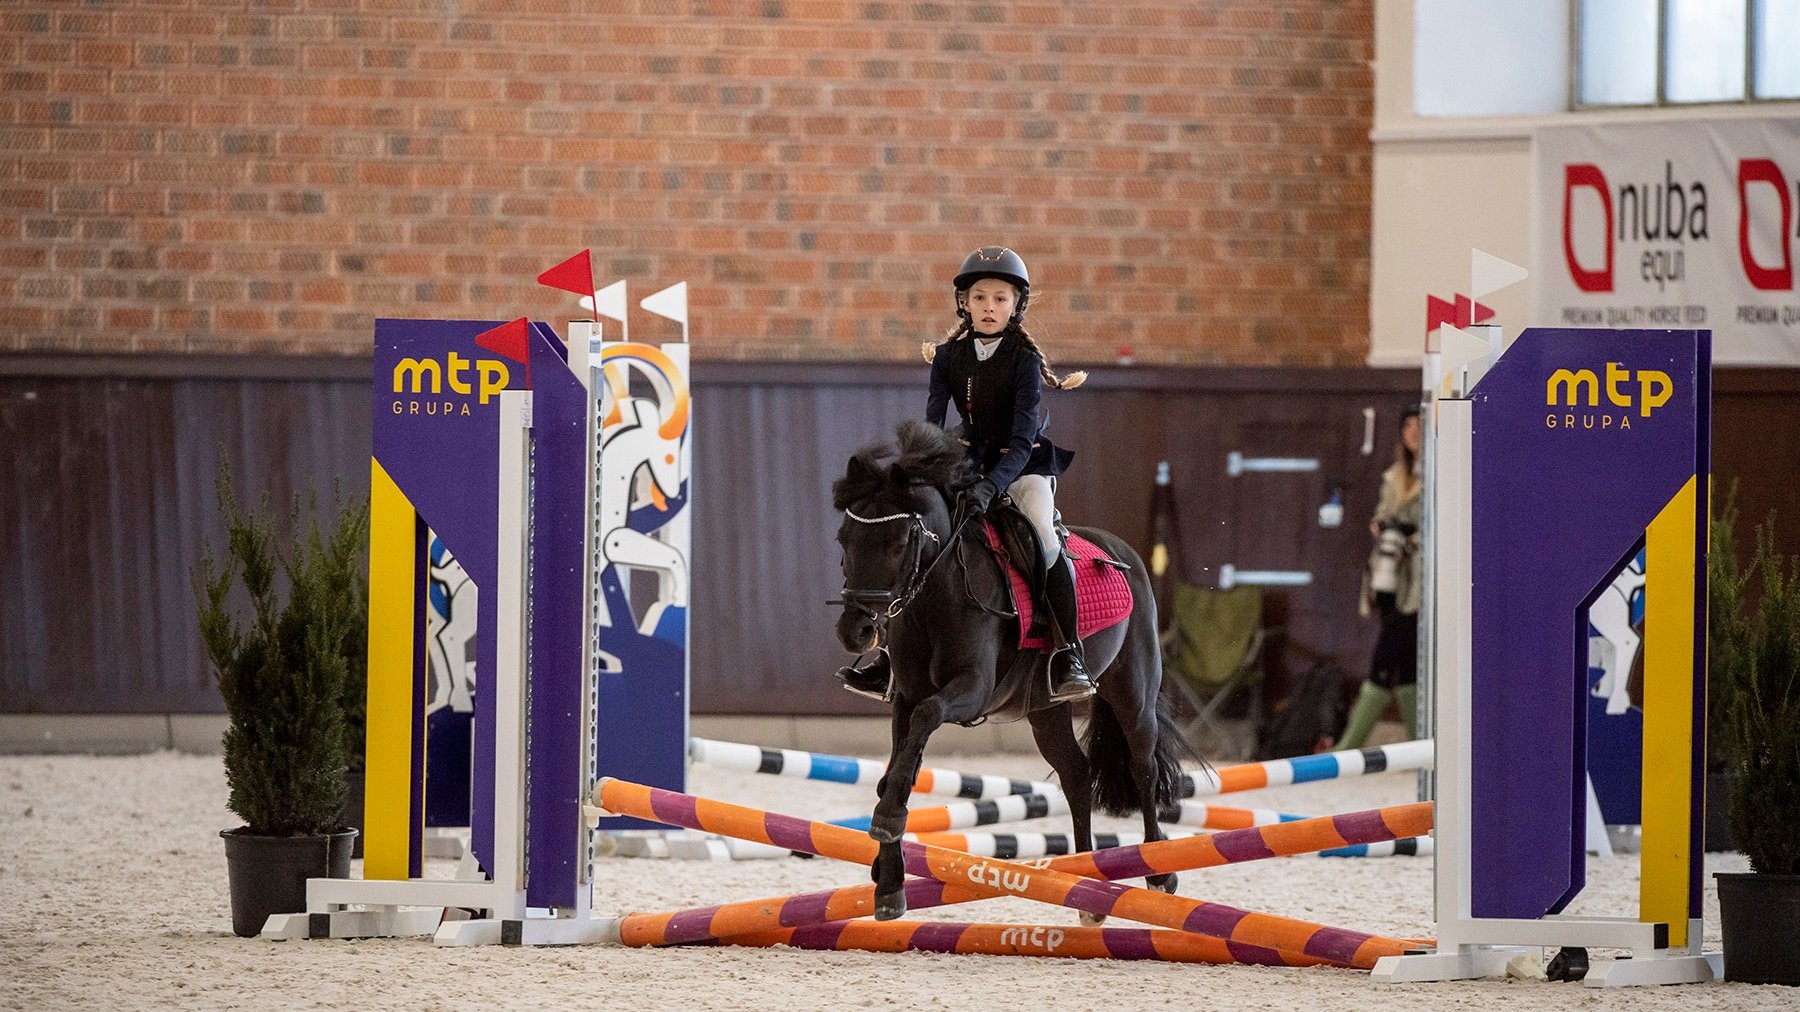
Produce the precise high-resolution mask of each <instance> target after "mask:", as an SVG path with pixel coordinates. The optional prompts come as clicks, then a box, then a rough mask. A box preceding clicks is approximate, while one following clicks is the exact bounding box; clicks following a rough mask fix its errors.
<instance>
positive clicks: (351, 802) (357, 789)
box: [340, 769, 368, 857]
mask: <svg viewBox="0 0 1800 1012" xmlns="http://www.w3.org/2000/svg"><path fill="white" fill-rule="evenodd" d="M345 776H346V777H347V778H348V780H347V782H348V784H349V787H350V791H349V793H348V794H346V795H344V817H343V819H341V820H340V821H341V822H342V823H343V824H344V827H345V828H347V829H354V830H356V842H355V843H353V844H351V845H350V856H351V857H361V856H363V851H362V848H363V834H362V831H363V803H364V802H363V798H364V797H365V796H366V795H365V793H364V792H365V785H366V784H367V783H368V781H367V780H365V779H364V778H363V771H362V770H359V769H352V770H349V771H348V772H347V773H346V774H345Z"/></svg>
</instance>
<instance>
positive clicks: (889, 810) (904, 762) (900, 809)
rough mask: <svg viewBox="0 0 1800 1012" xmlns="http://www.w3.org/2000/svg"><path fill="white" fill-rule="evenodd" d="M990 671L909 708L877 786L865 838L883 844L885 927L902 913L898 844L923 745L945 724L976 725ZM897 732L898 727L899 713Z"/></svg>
mask: <svg viewBox="0 0 1800 1012" xmlns="http://www.w3.org/2000/svg"><path fill="white" fill-rule="evenodd" d="M992 671H993V665H992V663H991V662H990V663H989V665H988V673H987V674H986V677H985V678H984V677H983V674H982V672H981V671H980V670H979V669H972V670H969V671H965V672H964V673H963V674H961V675H958V676H956V677H955V678H953V679H951V680H950V681H949V683H947V684H946V685H945V686H944V687H943V688H941V689H939V690H938V692H937V694H936V695H933V696H929V697H927V698H926V699H924V700H922V701H921V702H919V703H918V704H917V705H916V706H915V707H914V708H913V713H912V720H911V721H909V722H908V725H907V728H906V736H905V738H904V739H903V740H902V741H901V742H900V744H899V745H898V746H897V747H896V748H895V749H894V755H893V760H892V761H891V762H890V763H889V764H888V770H887V774H886V776H885V777H884V778H883V780H884V782H883V783H882V785H881V787H882V791H881V798H880V800H879V801H878V802H877V803H876V805H875V815H874V817H873V818H872V819H871V820H870V823H869V835H870V836H872V837H874V838H875V839H876V840H877V841H879V842H880V843H881V848H880V853H878V854H877V855H876V858H875V868H874V872H875V919H876V920H879V921H889V920H893V919H894V918H896V917H899V916H900V915H901V914H904V913H906V883H905V881H904V870H905V864H904V860H903V859H902V857H901V854H900V838H901V837H902V836H904V835H905V833H906V814H907V800H908V798H909V797H910V796H911V794H912V789H913V783H914V781H916V780H917V779H918V776H919V764H920V762H921V760H922V759H923V758H924V755H925V743H926V741H927V740H929V739H930V738H931V734H932V732H934V731H936V730H937V729H938V728H939V727H941V726H943V724H944V723H945V722H946V721H961V720H974V719H975V718H976V717H979V716H980V715H981V705H982V704H983V703H984V702H986V701H987V698H988V696H989V695H990V694H991V693H992V691H993V677H994V676H993V674H992ZM895 727H896V728H898V727H899V720H898V714H897V712H896V720H895Z"/></svg>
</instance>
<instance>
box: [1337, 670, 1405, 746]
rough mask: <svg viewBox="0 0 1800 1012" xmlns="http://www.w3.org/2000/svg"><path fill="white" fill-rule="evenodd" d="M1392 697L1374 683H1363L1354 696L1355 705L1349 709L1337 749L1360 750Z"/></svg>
mask: <svg viewBox="0 0 1800 1012" xmlns="http://www.w3.org/2000/svg"><path fill="white" fill-rule="evenodd" d="M1392 696H1393V693H1391V692H1389V691H1388V690H1386V689H1384V688H1382V687H1381V686H1379V685H1376V684H1375V683H1374V682H1364V683H1363V684H1362V691H1361V692H1359V693H1357V695H1356V704H1355V705H1354V706H1352V707H1350V721H1349V723H1348V724H1347V725H1345V727H1344V734H1343V737H1341V738H1339V739H1338V743H1337V747H1338V748H1339V749H1340V750H1342V749H1352V748H1362V747H1363V745H1364V744H1365V743H1366V742H1367V741H1368V740H1369V732H1370V731H1372V730H1374V729H1375V722H1376V721H1378V720H1380V719H1381V714H1382V713H1383V712H1384V711H1386V710H1387V705H1388V699H1390V698H1391V697H1392Z"/></svg>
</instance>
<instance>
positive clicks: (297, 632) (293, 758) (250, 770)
mask: <svg viewBox="0 0 1800 1012" xmlns="http://www.w3.org/2000/svg"><path fill="white" fill-rule="evenodd" d="M216 489H217V494H218V500H219V510H220V514H221V516H222V517H223V519H224V521H225V525H226V543H227V547H228V549H229V550H228V553H227V557H226V560H225V562H224V564H223V565H220V563H219V562H218V560H216V559H215V558H214V557H213V555H212V552H211V550H210V549H209V550H208V551H207V553H206V555H205V556H204V557H202V559H201V560H200V564H199V566H198V567H197V568H196V570H195V573H194V583H195V594H196V597H197V598H198V601H199V617H200V637H201V640H202V642H203V644H204V646H205V649H206V654H207V657H208V659H209V660H210V662H211V664H212V668H213V673H214V675H215V676H216V677H217V678H218V682H219V690H220V693H221V694H222V695H223V696H224V697H225V708H226V713H227V715H228V718H229V724H228V726H227V728H226V731H225V738H224V750H225V779H226V783H227V785H228V786H229V788H230V792H231V793H230V798H229V802H228V804H229V806H230V808H231V810H232V811H233V812H235V813H236V814H237V815H238V817H239V818H242V819H243V820H244V822H245V825H246V827H247V829H248V831H249V832H251V833H254V834H258V835H269V836H286V835H312V834H317V833H321V832H327V831H330V830H333V829H336V828H338V827H339V825H340V823H341V821H342V815H343V810H344V799H345V792H346V790H347V787H346V781H345V767H346V759H347V755H346V742H347V738H351V736H350V735H349V733H348V732H347V726H348V722H347V721H346V719H345V712H344V700H345V694H346V690H347V687H348V683H350V682H351V681H352V678H353V677H355V678H356V679H357V680H361V677H362V675H361V672H362V671H363V670H366V662H364V661H363V659H362V651H363V647H362V640H361V636H362V633H361V631H360V630H361V629H362V628H363V627H364V626H365V625H366V622H367V618H366V616H367V611H366V608H365V607H364V605H363V603H362V602H363V601H364V600H366V596H367V577H366V575H365V572H364V570H363V567H362V564H361V550H362V546H363V544H364V543H365V542H366V540H367V536H368V522H369V511H368V504H367V501H366V500H362V501H359V502H355V503H352V504H350V505H348V506H344V507H342V508H340V510H339V512H338V515H337V523H336V525H335V527H334V529H333V531H332V533H331V535H330V536H329V538H327V537H326V536H324V535H322V534H321V533H320V531H319V525H318V504H317V499H316V497H313V498H311V499H309V500H308V501H307V502H306V504H305V506H304V508H302V505H301V503H300V502H299V501H298V500H296V501H295V503H294V505H293V507H292V521H293V523H292V530H293V531H294V532H295V533H294V538H295V541H296V544H295V545H294V546H293V548H292V550H291V551H289V552H285V553H284V552H282V551H281V550H280V549H279V548H278V547H277V546H276V544H275V536H274V529H273V524H272V523H271V520H270V507H269V499H268V496H267V495H266V494H265V495H264V496H263V498H262V500H261V502H260V503H259V504H258V506H257V507H256V508H255V509H253V510H250V511H248V512H246V511H245V510H244V509H243V507H242V505H241V504H240V503H239V502H238V498H237V494H236V492H235V491H234V490H233V488H232V483H231V472H230V468H229V467H228V466H227V464H226V462H225V461H224V459H223V458H221V460H220V463H219V471H218V477H217V481H216ZM278 577H285V580H278ZM240 580H241V581H242V583H243V586H244V589H245V591H247V592H248V596H249V603H250V616H249V619H248V621H247V622H244V623H242V624H240V622H239V620H238V618H237V616H235V615H234V614H233V611H232V608H231V606H230V604H229V603H228V600H227V599H228V598H229V597H230V596H231V591H232V588H233V586H234V585H235V584H236V583H238V582H239V581H240ZM279 582H285V583H286V585H287V587H286V590H287V597H286V600H285V601H282V600H281V595H280V592H279V591H280V589H281V588H279V587H278V583H279ZM353 639H354V641H355V642H354V647H355V649H354V650H351V649H350V646H351V645H352V640H353ZM352 658H354V659H355V661H356V663H357V667H358V673H357V675H356V676H353V675H352V672H351V666H352ZM356 697H357V699H358V701H359V703H360V698H361V697H360V692H358V693H357V694H356ZM358 724H359V729H358V731H357V732H356V734H355V735H354V738H353V739H351V740H355V741H358V742H360V737H361V735H360V720H359V721H358ZM358 754H360V746H359V747H358Z"/></svg>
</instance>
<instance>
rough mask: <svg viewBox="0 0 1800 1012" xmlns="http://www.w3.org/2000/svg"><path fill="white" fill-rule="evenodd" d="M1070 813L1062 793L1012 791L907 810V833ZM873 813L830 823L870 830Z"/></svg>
mask: <svg viewBox="0 0 1800 1012" xmlns="http://www.w3.org/2000/svg"><path fill="white" fill-rule="evenodd" d="M1067 814H1069V799H1068V798H1065V797H1063V795H1062V792H1060V791H1058V792H1056V793H1054V794H1009V795H1007V796H1006V797H1003V798H994V799H992V800H989V801H957V802H954V803H952V804H948V805H939V806H937V807H935V808H921V809H918V810H917V811H912V812H908V813H906V831H907V832H908V833H943V832H948V831H949V830H952V829H972V828H974V827H976V826H996V825H999V824H1000V823H1002V822H1024V821H1026V820H1029V819H1047V818H1049V817H1051V816H1053V815H1067ZM873 819H874V816H871V815H863V816H858V817H856V818H853V819H833V820H831V825H833V826H842V827H844V828H845V829H855V830H860V831H862V832H865V833H866V832H868V831H869V824H870V823H871V822H872V821H873Z"/></svg>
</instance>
